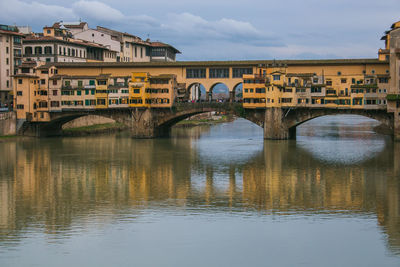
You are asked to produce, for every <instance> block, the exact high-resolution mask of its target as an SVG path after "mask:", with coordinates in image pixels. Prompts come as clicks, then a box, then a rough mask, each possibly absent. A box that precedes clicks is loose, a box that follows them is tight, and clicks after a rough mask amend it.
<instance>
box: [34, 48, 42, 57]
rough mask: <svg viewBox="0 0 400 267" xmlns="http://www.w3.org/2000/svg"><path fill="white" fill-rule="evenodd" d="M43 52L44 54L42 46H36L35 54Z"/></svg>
mask: <svg viewBox="0 0 400 267" xmlns="http://www.w3.org/2000/svg"><path fill="white" fill-rule="evenodd" d="M41 54H42V47H41V46H36V47H35V55H41Z"/></svg>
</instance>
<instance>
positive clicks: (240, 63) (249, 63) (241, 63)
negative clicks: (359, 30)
mask: <svg viewBox="0 0 400 267" xmlns="http://www.w3.org/2000/svg"><path fill="white" fill-rule="evenodd" d="M272 63H278V64H287V65H288V66H303V65H307V66H312V65H314V66H318V65H358V64H379V65H388V62H387V61H381V60H378V59H377V58H368V59H319V60H237V61H176V62H164V61H163V62H57V63H48V65H50V66H53V65H54V66H56V67H65V68H82V67H83V68H95V67H109V68H113V67H117V68H118V67H132V68H143V67H161V68H163V67H189V68H190V67H204V68H205V67H209V66H229V67H260V66H264V65H267V64H272Z"/></svg>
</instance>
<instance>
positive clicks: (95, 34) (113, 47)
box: [73, 29, 121, 61]
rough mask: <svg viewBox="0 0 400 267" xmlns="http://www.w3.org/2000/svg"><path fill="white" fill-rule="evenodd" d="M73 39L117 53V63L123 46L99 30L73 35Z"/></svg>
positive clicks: (89, 30) (88, 30)
mask: <svg viewBox="0 0 400 267" xmlns="http://www.w3.org/2000/svg"><path fill="white" fill-rule="evenodd" d="M73 37H74V38H75V39H79V40H85V41H88V42H92V43H96V44H101V45H102V46H104V47H107V48H108V49H109V50H110V51H113V52H114V53H115V61H117V56H119V54H120V52H121V46H120V43H119V41H118V40H116V39H115V38H114V37H113V36H111V35H110V34H107V33H104V32H100V31H98V30H94V29H87V30H84V31H81V32H78V33H75V34H73Z"/></svg>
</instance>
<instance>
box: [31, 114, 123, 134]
mask: <svg viewBox="0 0 400 267" xmlns="http://www.w3.org/2000/svg"><path fill="white" fill-rule="evenodd" d="M87 116H96V117H99V118H107V119H111V120H113V121H115V122H117V121H118V120H117V119H115V118H114V117H112V116H111V115H110V116H109V115H107V114H98V113H91V112H82V113H81V112H79V113H76V114H67V115H65V116H61V117H58V118H55V119H53V120H51V121H49V122H46V123H43V124H39V125H38V126H39V127H40V135H41V136H52V135H61V133H62V130H63V125H65V124H66V123H68V122H71V121H74V120H76V119H79V118H83V117H87ZM118 122H120V121H118Z"/></svg>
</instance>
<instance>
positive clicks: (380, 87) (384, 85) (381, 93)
mask: <svg viewBox="0 0 400 267" xmlns="http://www.w3.org/2000/svg"><path fill="white" fill-rule="evenodd" d="M256 73H257V74H252V75H243V107H245V108H268V107H311V108H322V107H324V108H343V109H348V108H351V109H353V108H354V109H386V104H387V100H386V95H387V93H388V89H389V66H388V65H387V64H366V65H359V64H354V65H352V64H347V65H342V66H340V65H331V66H329V65H325V66H324V64H323V61H321V64H320V65H319V66H312V65H311V66H304V67H302V68H295V67H291V66H282V65H281V66H279V65H276V64H275V65H274V64H271V65H269V66H264V67H260V68H258V69H257V71H256Z"/></svg>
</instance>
